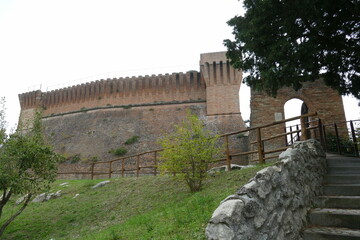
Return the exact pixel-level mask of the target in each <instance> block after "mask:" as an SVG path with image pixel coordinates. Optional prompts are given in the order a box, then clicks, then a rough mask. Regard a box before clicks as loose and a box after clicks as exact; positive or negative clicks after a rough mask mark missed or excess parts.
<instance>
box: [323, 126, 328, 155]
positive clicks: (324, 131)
mask: <svg viewBox="0 0 360 240" xmlns="http://www.w3.org/2000/svg"><path fill="white" fill-rule="evenodd" d="M323 135H324V149H325V152H327V138H326V127H325V125H323Z"/></svg>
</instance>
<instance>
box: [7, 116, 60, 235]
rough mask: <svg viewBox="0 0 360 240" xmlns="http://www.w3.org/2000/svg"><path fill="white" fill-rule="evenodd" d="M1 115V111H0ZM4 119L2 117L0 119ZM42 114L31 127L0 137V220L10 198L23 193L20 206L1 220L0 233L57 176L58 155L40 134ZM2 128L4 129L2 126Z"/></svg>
mask: <svg viewBox="0 0 360 240" xmlns="http://www.w3.org/2000/svg"><path fill="white" fill-rule="evenodd" d="M0 113H1V114H3V112H0ZM0 119H4V118H0ZM40 119H41V116H40V114H39V113H37V114H36V119H35V121H34V124H33V128H32V130H30V131H29V132H27V133H26V134H25V133H22V132H20V131H18V132H17V133H14V134H12V135H10V137H8V138H5V137H4V138H3V139H2V143H3V144H2V146H1V148H0V194H1V195H0V219H1V215H2V212H3V210H4V206H5V205H6V204H7V203H9V200H10V198H11V197H14V196H17V197H20V196H25V198H24V201H23V203H22V205H21V207H19V208H18V210H17V212H15V213H14V214H13V215H12V216H11V217H10V218H9V219H6V220H4V221H1V222H2V225H1V226H0V236H1V235H2V234H3V233H4V230H5V228H6V227H7V226H8V225H9V224H10V223H11V222H12V221H13V220H14V219H15V218H16V217H17V216H18V215H19V214H20V213H21V212H22V211H23V210H24V209H25V208H26V206H27V205H28V204H29V202H30V200H31V198H32V197H33V196H34V195H35V194H37V193H38V192H40V191H44V190H46V189H48V188H49V184H50V183H51V182H53V181H54V180H55V178H56V172H57V162H58V160H60V156H59V155H57V154H55V153H54V152H53V150H52V149H51V147H50V146H48V145H47V144H46V143H45V141H44V139H43V137H42V134H41V122H40ZM2 130H3V129H2Z"/></svg>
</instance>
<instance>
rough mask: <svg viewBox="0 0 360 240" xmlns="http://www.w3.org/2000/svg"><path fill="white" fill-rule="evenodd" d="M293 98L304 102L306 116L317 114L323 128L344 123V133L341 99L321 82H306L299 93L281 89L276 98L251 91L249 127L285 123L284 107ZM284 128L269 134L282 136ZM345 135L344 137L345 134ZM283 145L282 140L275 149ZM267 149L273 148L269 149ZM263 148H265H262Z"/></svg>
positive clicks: (290, 89)
mask: <svg viewBox="0 0 360 240" xmlns="http://www.w3.org/2000/svg"><path fill="white" fill-rule="evenodd" d="M293 98H298V99H301V100H302V101H304V102H305V103H306V105H307V107H308V111H309V112H317V113H318V118H321V120H322V121H323V124H332V123H334V122H343V124H344V126H345V127H344V128H342V129H344V131H346V124H345V121H346V118H345V112H344V106H343V101H342V98H341V96H340V95H339V94H338V92H336V91H335V90H333V89H332V88H330V87H328V86H326V85H325V84H324V83H323V81H321V80H316V81H314V82H305V83H303V87H302V88H301V89H300V90H299V91H295V90H294V89H292V88H290V87H284V88H282V89H280V90H279V91H278V94H277V96H276V98H274V97H271V96H268V95H266V94H265V93H261V92H257V91H253V90H252V91H251V102H250V108H251V116H250V121H251V126H252V127H255V126H259V125H264V124H268V123H272V122H274V121H278V120H281V119H284V116H285V114H284V104H285V103H286V102H287V101H288V100H290V99H293ZM284 127H285V125H281V124H280V125H278V126H277V129H273V130H272V132H279V133H281V132H284ZM272 134H273V133H266V132H265V133H264V137H268V136H271V135H272ZM344 134H346V133H345V132H344ZM280 144H281V145H283V144H284V140H283V139H282V140H281V141H279V143H278V144H277V143H274V145H280ZM268 147H269V148H272V147H276V146H268ZM265 148H266V146H265Z"/></svg>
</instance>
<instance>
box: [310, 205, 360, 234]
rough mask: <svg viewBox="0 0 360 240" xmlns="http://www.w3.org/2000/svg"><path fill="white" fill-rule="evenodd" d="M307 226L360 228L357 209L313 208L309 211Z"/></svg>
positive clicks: (359, 217)
mask: <svg viewBox="0 0 360 240" xmlns="http://www.w3.org/2000/svg"><path fill="white" fill-rule="evenodd" d="M309 221H310V222H309V225H310V226H311V225H316V226H323V227H344V228H352V229H359V228H360V210H359V209H356V210H354V209H336V208H315V209H312V210H311V211H310V214H309Z"/></svg>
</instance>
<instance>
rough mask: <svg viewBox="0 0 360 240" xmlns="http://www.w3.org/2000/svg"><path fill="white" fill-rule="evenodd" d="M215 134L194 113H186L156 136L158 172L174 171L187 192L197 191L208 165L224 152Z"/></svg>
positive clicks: (199, 188) (205, 175)
mask: <svg viewBox="0 0 360 240" xmlns="http://www.w3.org/2000/svg"><path fill="white" fill-rule="evenodd" d="M218 138H219V136H218V135H214V134H212V132H211V131H209V130H206V129H205V124H204V122H203V121H201V120H200V119H199V118H198V117H197V116H196V115H194V114H191V113H190V112H188V113H187V117H186V119H185V120H184V121H183V122H182V123H181V124H180V125H176V126H175V132H173V133H169V134H167V135H165V136H163V137H162V138H161V139H160V141H159V142H160V144H161V146H162V147H163V149H164V150H163V151H162V152H160V164H159V169H160V171H161V172H162V173H174V174H175V175H174V178H175V179H179V180H181V181H184V182H185V183H186V184H187V185H188V186H189V188H190V191H191V192H197V191H200V190H201V188H202V183H203V180H204V179H205V178H206V177H207V173H206V171H207V170H208V164H209V163H210V162H211V161H213V160H214V159H215V158H219V157H220V156H221V154H223V153H224V148H223V147H222V146H219V145H218V144H217V140H218Z"/></svg>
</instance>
